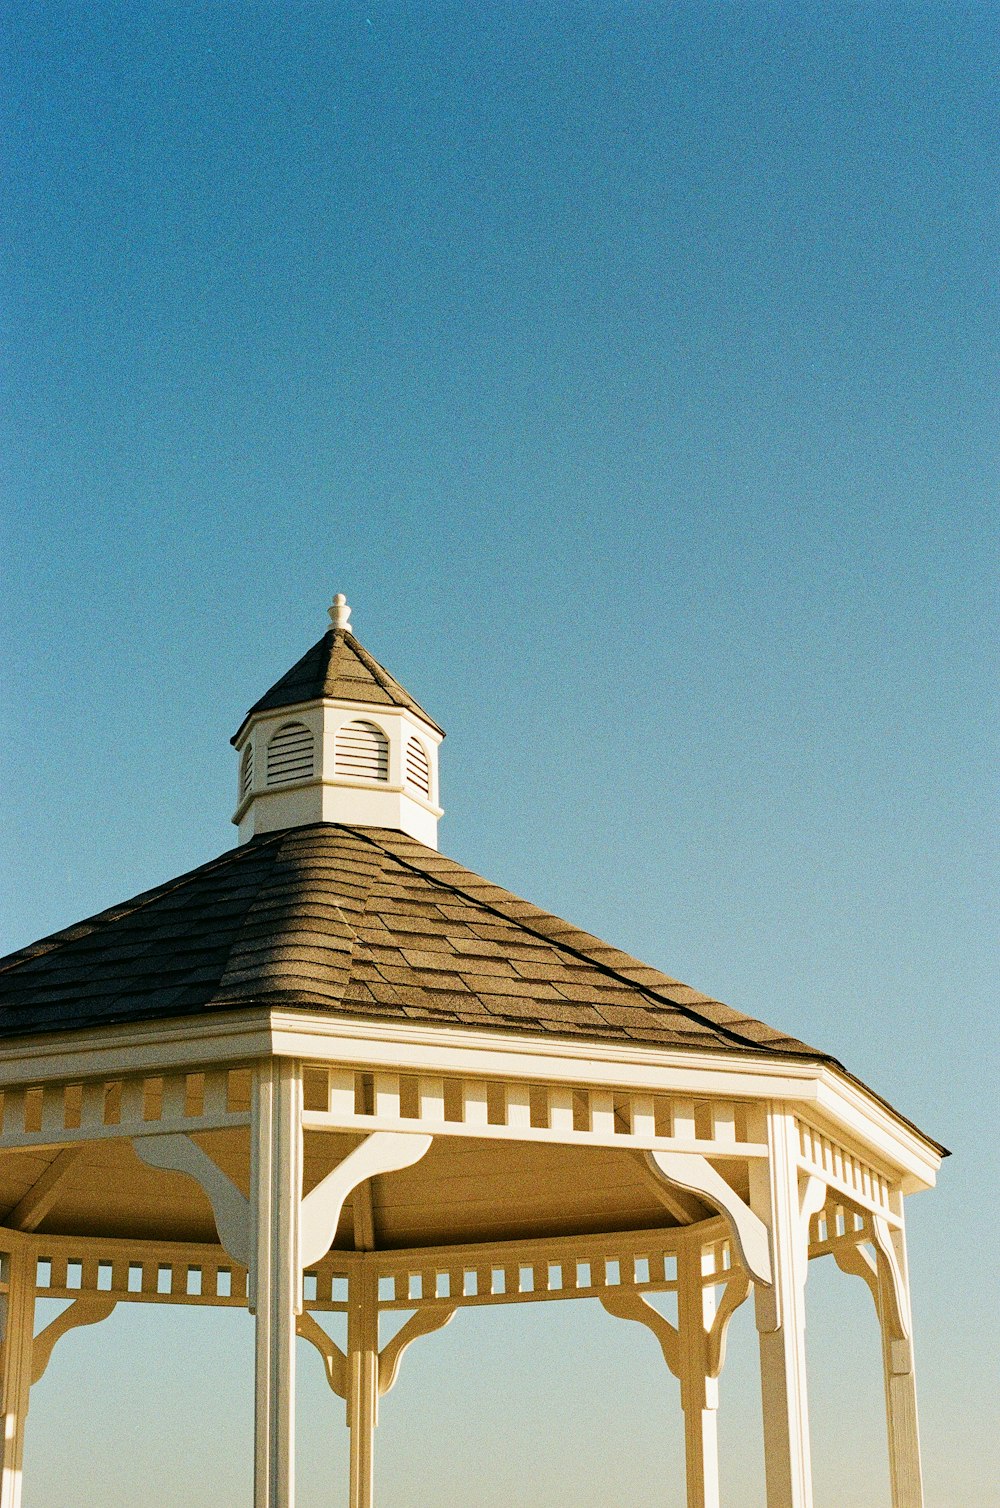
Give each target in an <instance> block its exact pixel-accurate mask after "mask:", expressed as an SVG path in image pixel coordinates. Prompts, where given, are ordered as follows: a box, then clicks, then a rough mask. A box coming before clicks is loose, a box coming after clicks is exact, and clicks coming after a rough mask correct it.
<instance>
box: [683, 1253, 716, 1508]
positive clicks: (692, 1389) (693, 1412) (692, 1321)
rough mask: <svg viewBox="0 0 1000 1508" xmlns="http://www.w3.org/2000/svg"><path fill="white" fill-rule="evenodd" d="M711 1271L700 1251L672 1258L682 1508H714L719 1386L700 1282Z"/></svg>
mask: <svg viewBox="0 0 1000 1508" xmlns="http://www.w3.org/2000/svg"><path fill="white" fill-rule="evenodd" d="M711 1271H712V1261H711V1258H710V1257H709V1255H708V1253H707V1252H706V1251H705V1249H704V1248H703V1247H702V1246H700V1245H699V1244H696V1243H695V1242H693V1241H686V1242H684V1244H683V1246H682V1247H681V1250H680V1252H679V1254H678V1258H677V1335H678V1343H679V1344H678V1360H679V1363H680V1366H679V1375H680V1384H681V1408H682V1409H683V1411H684V1464H685V1480H686V1485H687V1508H719V1436H718V1422H717V1421H718V1408H719V1384H718V1380H717V1374H716V1375H715V1376H712V1375H710V1372H709V1355H708V1338H709V1333H710V1331H711V1328H712V1323H713V1321H714V1319H715V1292H714V1289H713V1288H712V1287H711V1286H710V1285H708V1286H706V1285H705V1284H704V1283H703V1277H704V1276H705V1275H706V1274H708V1273H711Z"/></svg>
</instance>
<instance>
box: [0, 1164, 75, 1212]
mask: <svg viewBox="0 0 1000 1508" xmlns="http://www.w3.org/2000/svg"><path fill="white" fill-rule="evenodd" d="M82 1151H83V1148H82V1147H66V1148H64V1150H63V1151H62V1152H57V1153H56V1155H55V1157H54V1158H53V1159H52V1161H51V1162H50V1163H49V1165H48V1167H47V1168H46V1169H45V1172H44V1173H42V1174H41V1175H40V1177H38V1178H36V1179H35V1182H34V1183H33V1184H32V1185H31V1188H30V1189H29V1190H28V1192H27V1193H26V1194H25V1195H24V1196H23V1197H22V1198H21V1199H19V1200H18V1202H17V1204H15V1206H14V1208H13V1209H12V1210H10V1211H9V1213H8V1214H7V1215H6V1216H5V1218H4V1221H3V1224H4V1225H6V1226H7V1227H8V1228H9V1229H10V1230H23V1231H33V1230H37V1229H38V1227H39V1226H40V1225H41V1223H42V1221H43V1220H44V1219H45V1216H46V1215H47V1214H48V1212H49V1210H50V1209H51V1208H52V1206H53V1205H54V1204H55V1202H56V1200H57V1199H58V1198H59V1195H60V1193H61V1191H62V1190H63V1188H64V1187H65V1185H66V1182H67V1180H68V1179H69V1176H70V1174H71V1173H72V1171H73V1167H74V1165H75V1164H76V1163H77V1162H79V1160H80V1154H81V1152H82Z"/></svg>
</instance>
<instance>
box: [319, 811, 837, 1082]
mask: <svg viewBox="0 0 1000 1508" xmlns="http://www.w3.org/2000/svg"><path fill="white" fill-rule="evenodd" d="M338 825H341V826H343V825H344V824H338ZM346 830H347V831H348V832H352V833H355V834H356V835H357V836H358V837H359V838H361V839H363V841H364V842H365V843H368V844H369V845H370V846H371V847H372V848H376V849H378V851H379V853H384V854H385V855H386V856H387V857H388V858H390V859H394V860H395V862H396V863H397V864H400V865H401V866H402V867H403V868H404V869H408V870H409V871H410V872H411V873H412V874H419V875H422V876H423V878H424V879H427V880H430V881H431V883H432V884H434V885H438V886H440V888H441V889H443V890H450V891H451V893H452V894H453V895H459V896H461V897H462V899H463V900H465V901H469V902H470V903H471V904H472V905H474V906H481V907H482V908H483V910H485V911H489V912H490V913H491V914H492V915H493V916H497V917H499V918H500V919H501V920H502V921H505V922H510V921H512V920H513V918H511V917H509V916H506V915H505V914H504V913H503V912H502V911H500V910H499V909H498V908H497V907H496V906H492V905H491V904H490V902H489V901H483V900H480V899H479V898H478V897H476V896H472V895H469V893H468V892H467V891H465V890H463V889H462V888H461V887H460V886H459V885H453V884H451V883H450V882H449V881H448V880H443V879H440V878H439V877H438V876H437V875H434V874H431V873H430V872H429V871H428V870H425V869H420V868H419V867H418V866H417V865H416V864H412V863H411V862H410V861H409V860H408V859H404V858H402V857H401V855H399V854H395V853H393V851H392V849H391V848H385V847H383V845H382V844H381V843H377V842H376V841H375V839H374V838H371V837H369V835H368V834H367V833H366V832H363V831H362V830H361V829H360V828H357V827H352V828H347V829H346ZM451 862H452V863H454V862H455V860H452V861H451ZM498 888H502V887H498ZM526 904H528V905H531V904H532V903H531V902H530V901H529V902H527V903H526ZM537 909H538V910H539V911H541V909H542V908H541V907H540V906H539V907H538V908H537ZM545 914H546V915H547V916H552V917H553V919H554V920H555V921H561V920H562V918H561V917H557V916H555V913H554V912H546V913H545ZM516 925H517V926H519V927H523V928H524V930H525V931H526V932H530V933H531V935H532V936H533V937H537V938H538V939H539V941H540V942H544V943H547V944H548V945H549V947H553V948H561V949H562V950H563V952H565V953H569V954H571V955H572V956H573V957H574V958H579V959H581V960H582V961H583V962H584V963H588V964H590V966H591V967H592V968H595V969H597V970H599V972H600V973H602V974H606V975H607V976H608V978H609V979H616V980H618V981H619V983H621V984H627V985H628V986H629V988H630V989H633V990H637V991H638V992H639V993H640V994H641V995H645V996H646V997H647V998H648V999H650V1000H653V1001H656V1002H657V1003H658V1004H660V1005H669V1006H670V1007H671V1009H673V1010H675V1011H680V1013H681V1015H683V1016H687V1017H688V1019H689V1020H691V1021H697V1022H698V1023H699V1025H701V1026H706V1027H708V1029H709V1030H710V1031H712V1032H715V1033H718V1034H719V1035H721V1036H723V1037H728V1038H729V1039H730V1040H731V1041H733V1042H735V1043H737V1044H738V1045H739V1046H740V1047H749V1048H752V1049H753V1050H754V1051H755V1052H763V1053H765V1054H767V1055H770V1056H774V1055H775V1054H776V1053H777V1052H778V1049H777V1048H775V1047H769V1046H767V1045H766V1044H765V1043H763V1042H755V1041H754V1040H753V1039H752V1038H751V1037H745V1036H743V1034H742V1033H741V1032H738V1031H736V1030H735V1029H734V1028H733V1027H728V1026H721V1025H720V1024H719V1023H718V1022H717V1021H712V1020H710V1019H709V1018H708V1017H707V1016H703V1015H701V1014H700V1012H698V1011H696V1010H695V1009H694V1007H693V1006H690V1005H682V1004H681V1003H680V1002H679V1001H677V1000H671V999H669V998H668V997H667V996H666V995H663V996H661V995H660V994H659V993H658V992H657V991H656V990H653V989H650V988H649V986H648V985H643V984H639V983H637V982H636V981H635V980H634V979H629V977H628V976H627V975H626V974H622V973H620V972H619V971H618V970H617V969H613V968H611V967H610V965H608V964H604V963H601V962H600V960H599V959H596V958H591V957H590V955H589V954H587V953H584V952H583V950H582V949H581V948H574V947H573V945H572V944H571V943H567V942H562V941H560V939H559V938H553V937H546V935H545V933H544V932H540V931H538V930H537V929H536V928H535V927H532V926H530V925H529V923H527V922H525V921H521V920H520V919H518V920H517V922H516ZM570 925H572V923H571V924H570ZM578 930H580V929H578ZM685 988H690V986H685ZM722 1003H723V1002H722V1001H721V1000H720V1001H719V1002H718V1004H719V1005H721V1004H722ZM784 1056H786V1057H787V1056H788V1054H787V1053H786V1054H784ZM821 1056H823V1057H824V1058H825V1059H826V1061H827V1062H831V1063H836V1062H837V1060H836V1058H832V1057H830V1056H829V1055H828V1054H822V1055H821Z"/></svg>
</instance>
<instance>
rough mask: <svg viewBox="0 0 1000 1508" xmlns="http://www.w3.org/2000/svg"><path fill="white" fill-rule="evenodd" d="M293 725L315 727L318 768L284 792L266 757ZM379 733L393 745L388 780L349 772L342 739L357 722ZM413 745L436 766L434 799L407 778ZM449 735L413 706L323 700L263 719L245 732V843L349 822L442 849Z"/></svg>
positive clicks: (241, 817)
mask: <svg viewBox="0 0 1000 1508" xmlns="http://www.w3.org/2000/svg"><path fill="white" fill-rule="evenodd" d="M289 722H295V723H299V724H301V725H302V726H304V727H306V728H308V730H309V732H310V733H311V734H312V739H313V750H314V754H313V760H312V764H311V767H307V768H305V769H304V770H303V772H302V774H301V775H300V777H299V778H297V779H295V780H287V781H283V782H282V783H281V784H279V785H275V784H271V785H268V783H267V758H266V751H267V748H268V745H269V743H270V740H271V738H272V736H273V735H274V734H275V733H276V732H279V731H280V729H281V728H282V727H283V726H284V725H285V724H287V723H289ZM357 722H362V723H364V724H366V725H367V726H368V727H372V728H376V729H377V730H378V732H379V733H381V734H382V736H383V737H384V738H385V739H386V740H387V742H388V746H389V747H388V767H387V769H386V770H385V772H384V773H385V774H386V777H387V778H386V779H380V778H377V775H376V772H375V771H374V770H373V771H371V772H370V773H368V774H366V773H364V772H363V771H359V772H358V773H355V774H350V773H347V766H346V764H345V761H344V760H343V759H341V760H340V761H339V762H338V759H337V752H338V751H337V741H338V734H339V733H340V732H341V730H342V729H346V728H348V727H349V726H350V724H352V723H357ZM411 738H415V739H416V740H417V742H418V743H419V745H420V747H421V748H422V750H423V752H424V754H425V756H426V758H427V762H428V765H429V776H430V781H429V784H430V795H429V796H428V795H425V794H424V792H423V791H422V790H421V789H420V788H419V786H417V785H416V784H415V783H414V782H413V781H412V780H410V779H408V778H407V772H406V764H405V749H406V745H407V744H408V743H409V741H410V739H411ZM441 738H442V734H441V733H439V732H438V731H437V730H436V729H434V728H432V727H431V726H430V724H429V723H427V722H425V721H424V719H423V718H421V717H420V716H419V714H418V713H415V712H412V711H410V709H409V708H406V707H390V706H383V705H381V704H379V705H375V704H373V703H371V702H347V701H341V700H337V701H334V700H332V699H326V698H323V699H317V700H315V701H310V702H300V703H296V704H295V705H294V706H288V707H277V708H274V709H273V710H269V711H266V712H260V713H257V714H255V716H254V717H253V718H252V719H251V720H250V722H248V723H247V724H246V726H245V727H244V728H242V729H241V730H240V738H239V742H238V744H237V746H236V747H237V754H238V757H239V759H240V770H241V774H242V771H243V760H242V756H243V753H244V751H245V749H246V748H247V747H248V746H251V747H252V748H253V750H254V755H253V778H252V780H251V782H250V784H249V786H248V787H247V788H246V789H245V790H244V789H243V788H242V785H241V787H240V790H239V792H238V796H237V805H236V810H235V812H234V814H233V819H232V820H233V822H234V824H235V825H236V826H237V827H238V828H239V841H240V842H241V843H245V842H246V841H247V840H248V839H249V838H251V837H253V836H254V834H255V833H266V832H274V831H275V830H276V829H278V828H283V827H296V826H301V825H302V824H304V823H311V822H341V823H344V824H346V825H347V826H348V827H384V828H390V829H395V830H396V831H398V832H405V833H408V834H409V835H410V836H411V837H413V838H416V839H417V840H418V841H419V842H421V843H424V844H426V845H427V847H428V848H437V825H438V819H439V818H440V817H441V816H442V815H443V812H442V808H441V807H440V806H439V805H438V747H439V745H440V743H441Z"/></svg>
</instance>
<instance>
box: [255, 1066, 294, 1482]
mask: <svg viewBox="0 0 1000 1508" xmlns="http://www.w3.org/2000/svg"><path fill="white" fill-rule="evenodd" d="M301 1117H302V1078H301V1071H300V1067H299V1065H298V1064H297V1063H295V1062H292V1061H289V1060H277V1061H273V1062H271V1063H269V1064H266V1065H264V1066H263V1067H261V1068H260V1069H259V1070H258V1072H257V1074H256V1075H255V1079H254V1089H253V1127H252V1139H251V1147H250V1152H251V1168H250V1183H251V1198H250V1203H251V1212H252V1222H251V1234H252V1243H251V1254H250V1255H251V1263H250V1300H251V1307H252V1308H253V1309H254V1312H255V1314H256V1355H255V1393H254V1508H294V1503H295V1325H296V1316H297V1314H298V1312H299V1311H300V1310H301V1307H302V1260H301V1254H300V1246H299V1213H300V1208H301V1203H302V1119H301Z"/></svg>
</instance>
